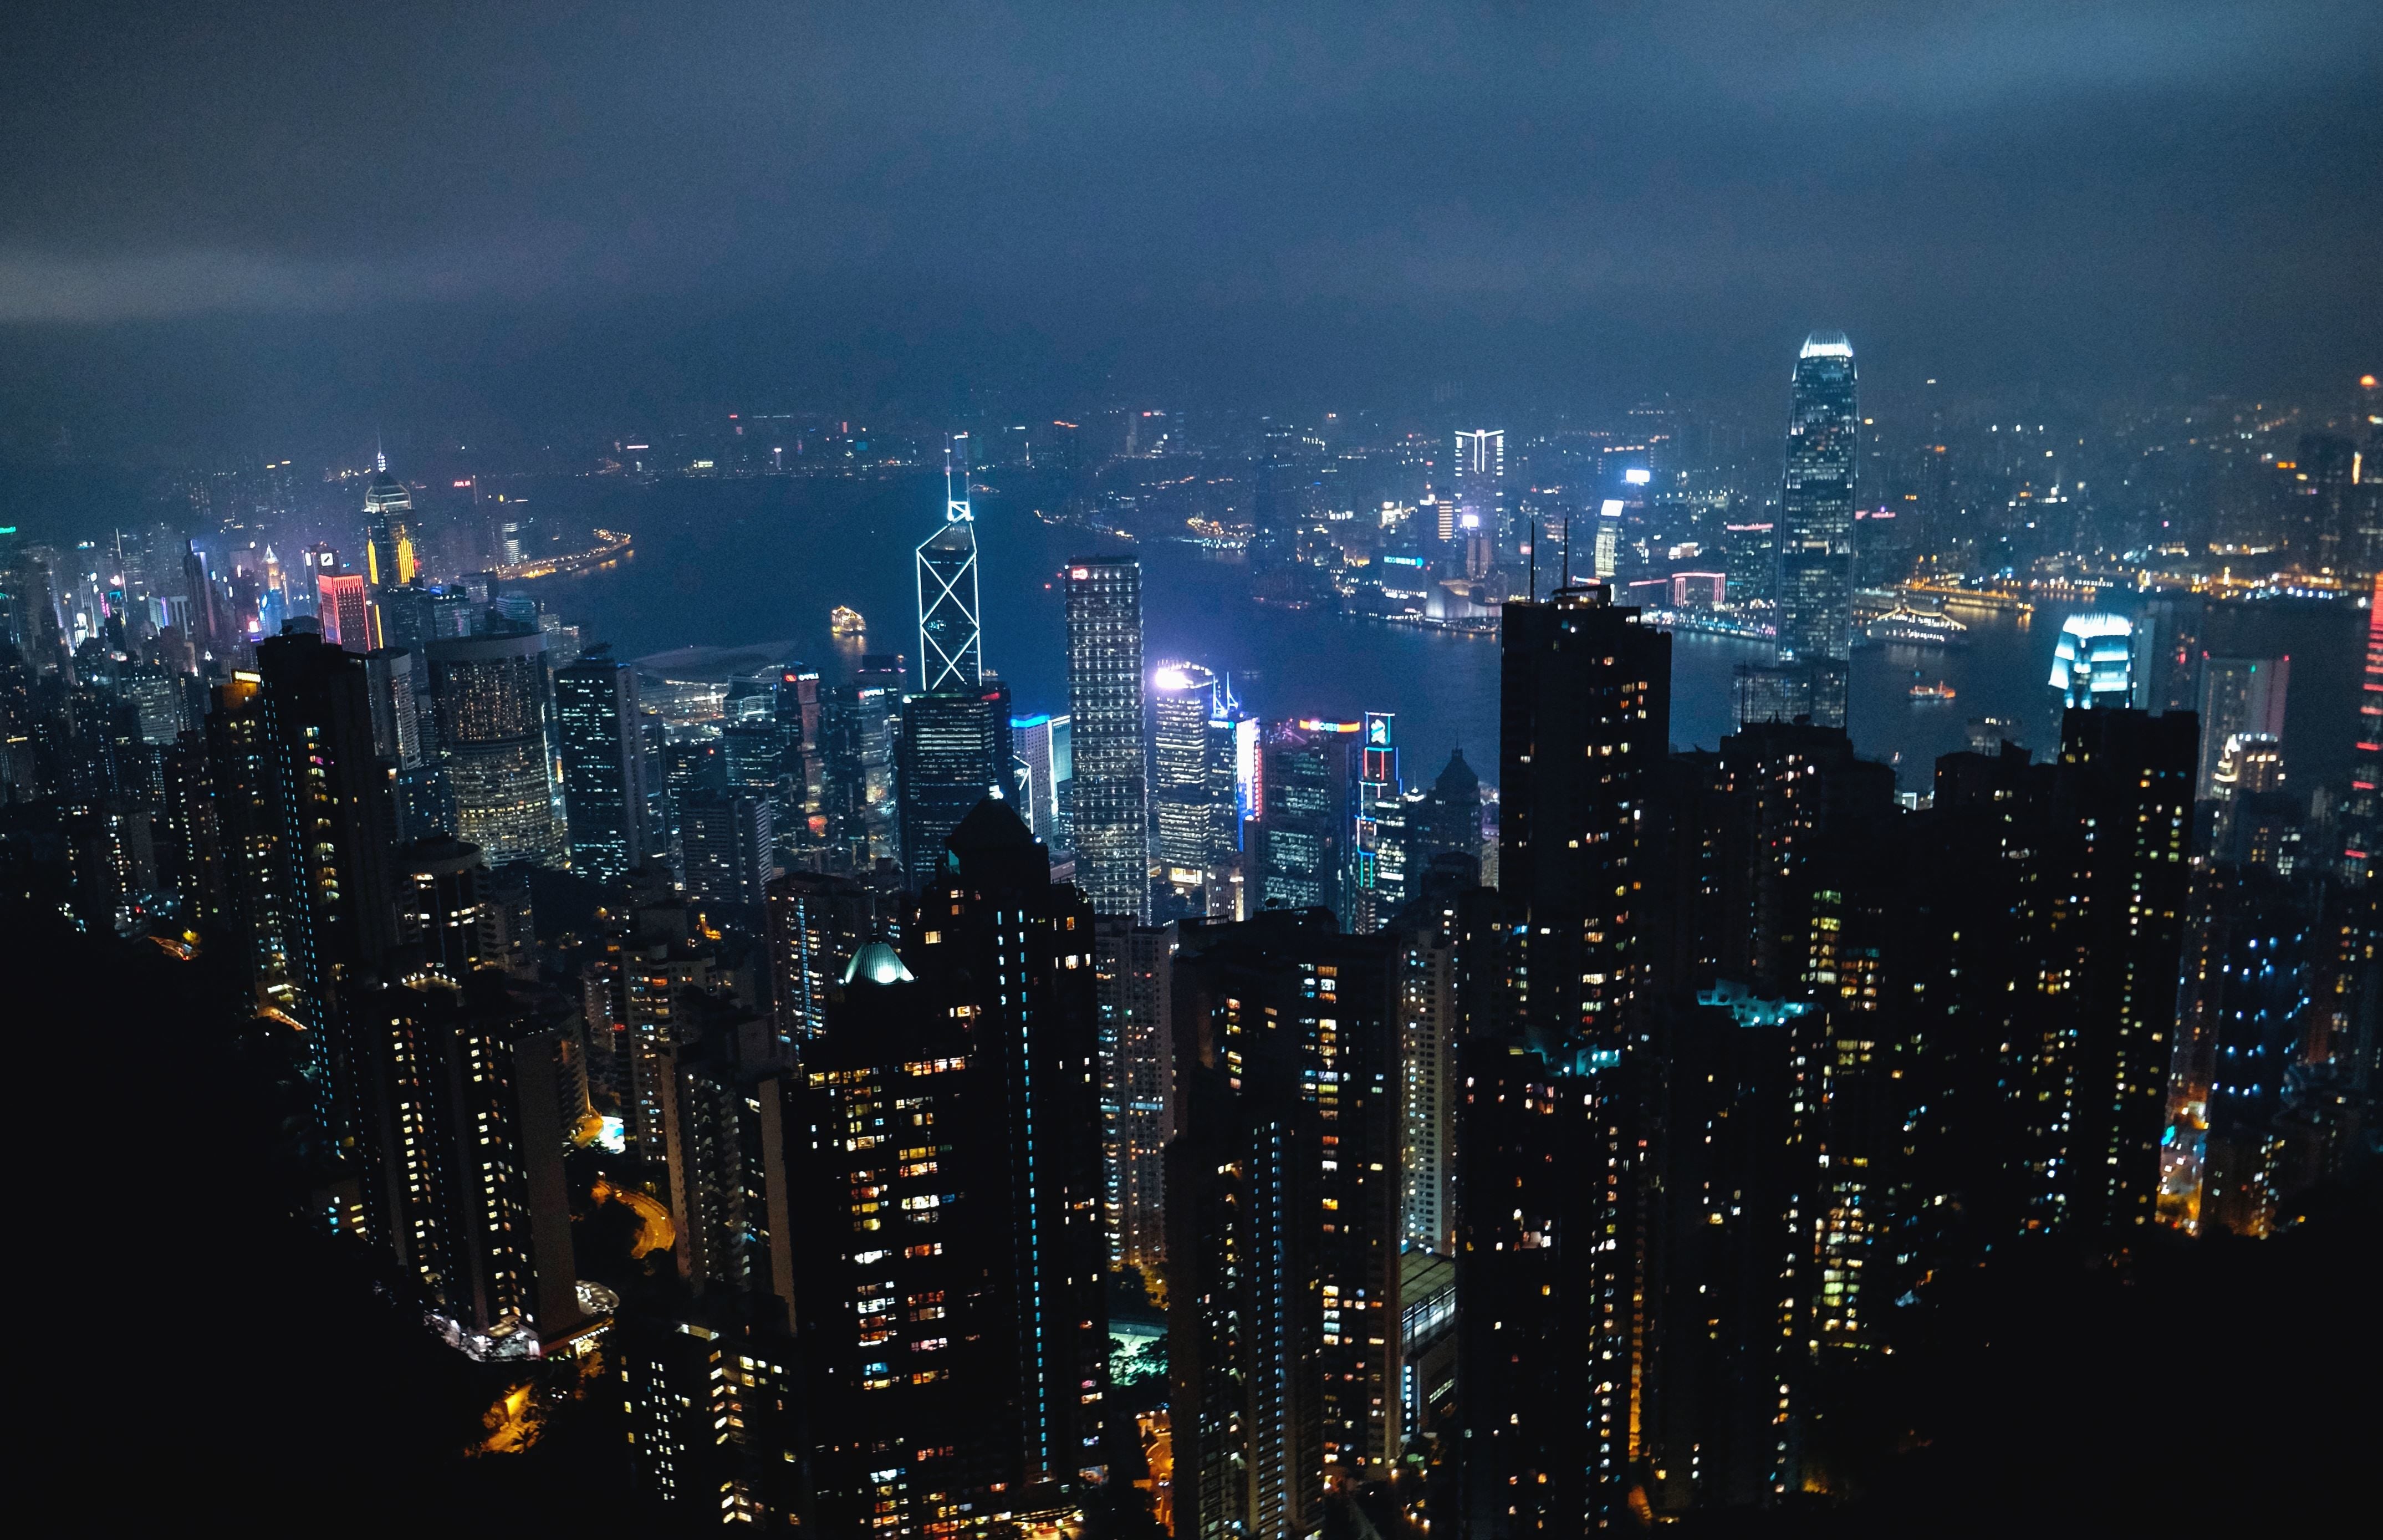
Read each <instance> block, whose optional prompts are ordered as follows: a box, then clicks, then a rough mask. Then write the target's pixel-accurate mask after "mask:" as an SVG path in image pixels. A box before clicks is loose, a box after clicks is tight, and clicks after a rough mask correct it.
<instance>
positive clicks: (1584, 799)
mask: <svg viewBox="0 0 2383 1540" xmlns="http://www.w3.org/2000/svg"><path fill="white" fill-rule="evenodd" d="M1503 632H1504V661H1503V665H1502V673H1501V684H1500V690H1501V694H1500V740H1501V741H1500V752H1499V772H1500V773H1499V789H1500V803H1499V852H1498V884H1499V889H1500V892H1501V893H1504V894H1506V896H1507V899H1508V901H1509V903H1510V905H1511V906H1512V907H1513V923H1514V926H1515V931H1514V939H1515V942H1516V947H1517V955H1516V957H1515V960H1514V970H1513V971H1514V975H1515V977H1516V978H1517V979H1518V980H1520V981H1521V985H1520V990H1519V993H1520V996H1521V998H1520V1000H1519V1002H1518V1005H1519V1010H1520V1012H1521V1016H1522V1019H1523V1022H1524V1023H1525V1026H1526V1027H1527V1028H1528V1029H1529V1032H1530V1034H1531V1037H1532V1040H1533V1041H1535V1042H1541V1043H1556V1042H1568V1041H1574V1040H1575V1039H1578V1040H1581V1041H1588V1042H1594V1043H1603V1044H1610V1043H1611V1042H1614V1041H1619V1039H1620V1038H1621V1036H1622V1035H1623V1033H1624V1030H1625V1029H1624V1017H1625V1016H1627V1015H1628V1013H1629V1011H1630V1009H1631V1006H1632V1002H1633V1001H1634V1000H1635V999H1636V995H1637V993H1638V992H1639V990H1640V989H1641V987H1642V986H1643V984H1644V982H1645V980H1646V977H1647V967H1648V957H1647V947H1646V942H1645V938H1644V936H1643V934H1642V932H1643V931H1644V929H1645V926H1646V919H1647V912H1648V892H1647V889H1648V883H1649V881H1651V880H1652V878H1653V872H1652V871H1651V869H1650V866H1649V862H1648V860H1647V859H1646V858H1645V857H1644V856H1643V855H1642V852H1641V849H1640V844H1641V836H1642V834H1643V833H1644V832H1646V826H1645V818H1646V815H1647V812H1648V805H1649V803H1650V801H1651V799H1652V797H1653V795H1654V791H1655V787H1656V784H1657V782H1659V780H1660V779H1661V774H1662V770H1663V762H1664V759H1665V758H1666V757H1667V756H1668V754H1669V752H1670V747H1671V712H1672V702H1671V682H1672V637H1671V634H1670V633H1668V632H1662V631H1657V630H1654V629H1653V628H1651V627H1648V626H1643V625H1641V624H1639V622H1638V611H1637V610H1636V609H1631V608H1627V607H1622V606H1616V605H1615V604H1614V603H1613V602H1612V598H1611V590H1609V589H1608V588H1606V587H1605V586H1604V585H1596V586H1590V587H1574V588H1566V589H1562V590H1560V591H1559V592H1558V593H1557V594H1556V595H1555V596H1554V597H1553V598H1550V599H1549V600H1548V601H1546V602H1544V603H1540V604H1521V605H1516V604H1510V605H1508V606H1507V607H1506V610H1505V620H1504V625H1503Z"/></svg>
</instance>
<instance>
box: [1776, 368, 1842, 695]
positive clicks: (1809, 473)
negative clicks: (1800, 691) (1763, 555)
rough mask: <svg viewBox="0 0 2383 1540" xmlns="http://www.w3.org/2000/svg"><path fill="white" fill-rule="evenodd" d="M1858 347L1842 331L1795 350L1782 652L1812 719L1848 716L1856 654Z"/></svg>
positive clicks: (1784, 516)
mask: <svg viewBox="0 0 2383 1540" xmlns="http://www.w3.org/2000/svg"><path fill="white" fill-rule="evenodd" d="M1855 380H1856V374H1855V370H1854V350H1853V345H1852V344H1851V343H1849V342H1847V341H1846V338H1845V334H1844V333H1843V332H1814V333H1813V334H1812V335H1811V336H1809V337H1808V338H1806V339H1804V346H1803V349H1802V351H1800V352H1799V353H1797V358H1796V372H1795V376H1794V388H1793V391H1792V395H1791V401H1790V405H1789V409H1788V419H1787V478H1786V486H1785V489H1784V493H1783V495H1782V498H1781V500H1780V506H1779V521H1778V532H1777V536H1778V546H1779V583H1778V590H1777V597H1778V600H1779V638H1778V641H1779V660H1780V661H1781V662H1783V663H1795V664H1797V665H1800V666H1801V667H1803V668H1804V669H1805V670H1806V671H1808V672H1809V674H1810V676H1811V680H1812V721H1813V723H1814V725H1816V726H1820V727H1843V726H1844V725H1845V724H1846V660H1847V659H1849V658H1850V657H1851V656H1852V653H1853V625H1854V611H1853V603H1854V457H1855V452H1856V442H1857V439H1858V428H1859V424H1860V414H1859V413H1858V411H1857V410H1856V406H1855V399H1854V398H1855Z"/></svg>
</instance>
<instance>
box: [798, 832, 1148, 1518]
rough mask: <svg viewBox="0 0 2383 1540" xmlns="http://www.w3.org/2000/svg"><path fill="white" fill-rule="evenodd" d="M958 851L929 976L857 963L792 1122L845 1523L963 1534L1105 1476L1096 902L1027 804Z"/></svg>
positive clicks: (816, 1354) (803, 1264)
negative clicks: (1037, 835) (1029, 823)
mask: <svg viewBox="0 0 2383 1540" xmlns="http://www.w3.org/2000/svg"><path fill="white" fill-rule="evenodd" d="M948 855H949V856H950V860H949V863H948V866H946V865H945V863H942V862H938V863H935V869H938V870H947V871H948V872H949V874H950V880H949V881H947V882H945V883H942V884H940V885H938V886H937V887H936V888H934V889H933V890H932V892H931V893H928V894H926V895H925V900H926V902H925V906H924V909H923V912H922V914H921V916H920V932H919V935H918V938H917V940H916V942H914V943H912V945H911V947H910V952H911V957H912V958H913V959H915V963H916V968H915V974H914V971H913V968H912V967H910V966H908V964H906V962H905V959H903V958H902V957H900V956H898V955H895V952H894V950H893V949H892V948H891V947H888V946H886V945H884V944H883V943H882V942H881V943H875V944H872V945H870V946H869V947H867V948H865V949H864V950H863V951H862V952H861V954H860V955H858V957H856V958H855V959H854V963H853V967H852V968H851V970H850V971H849V972H848V973H847V974H846V979H845V985H844V989H845V998H844V1000H843V1001H842V1002H841V1003H839V1004H834V1005H832V1006H831V1008H830V1012H829V1019H828V1028H827V1031H826V1034H825V1035H824V1037H823V1038H821V1039H820V1040H818V1041H814V1042H812V1043H809V1044H807V1045H806V1046H805V1049H804V1057H803V1063H804V1069H805V1077H804V1078H805V1082H806V1083H805V1084H804V1085H803V1086H802V1088H801V1089H800V1090H799V1092H798V1094H797V1096H796V1099H795V1101H794V1103H793V1104H792V1106H791V1107H790V1111H789V1116H788V1127H789V1131H790V1134H791V1135H792V1136H793V1137H791V1138H790V1139H789V1145H790V1150H789V1156H790V1159H789V1164H790V1167H792V1168H793V1169H792V1170H791V1172H790V1174H791V1175H792V1176H793V1177H794V1187H793V1190H794V1191H795V1193H796V1201H797V1203H799V1204H800V1205H801V1208H800V1212H798V1213H797V1214H796V1215H795V1216H794V1223H795V1225H796V1226H797V1228H798V1229H799V1230H800V1231H801V1233H802V1235H803V1236H804V1244H803V1245H801V1246H800V1247H798V1248H797V1249H796V1268H797V1277H796V1287H795V1300H796V1309H797V1310H798V1311H799V1312H800V1314H801V1328H800V1333H801V1336H802V1337H803V1339H804V1340H805V1341H806V1342H808V1343H809V1349H808V1350H807V1354H806V1357H807V1360H808V1363H807V1371H808V1373H809V1374H810V1375H811V1378H810V1381H809V1392H810V1393H809V1404H810V1407H811V1410H812V1416H813V1422H812V1427H813V1430H814V1431H813V1453H812V1461H813V1472H814V1480H815V1482H816V1484H817V1489H818V1500H819V1504H820V1510H821V1522H822V1527H823V1528H824V1529H825V1530H826V1532H827V1533H831V1534H854V1533H863V1532H866V1533H870V1534H894V1535H922V1536H923V1535H944V1534H954V1533H965V1532H967V1531H968V1530H969V1529H973V1528H975V1527H977V1526H978V1523H979V1522H980V1520H981V1519H982V1520H990V1519H992V1518H994V1517H995V1516H997V1515H1003V1514H1008V1515H1015V1516H1017V1517H1019V1518H1024V1517H1026V1516H1029V1515H1035V1514H1044V1513H1049V1512H1053V1511H1056V1510H1057V1509H1062V1508H1064V1507H1068V1506H1071V1505H1072V1503H1073V1502H1075V1501H1080V1497H1076V1496H1075V1494H1077V1493H1079V1492H1080V1490H1081V1489H1082V1488H1083V1487H1084V1486H1086V1485H1091V1484H1093V1483H1097V1482H1098V1481H1100V1480H1101V1479H1102V1478H1103V1474H1104V1472H1103V1471H1102V1468H1101V1463H1100V1451H1099V1442H1100V1440H1099V1432H1100V1426H1101V1401H1102V1397H1101V1385H1102V1367H1101V1366H1102V1361H1103V1359H1104V1357H1105V1354H1106V1352H1107V1349H1108V1338H1107V1311H1106V1308H1105V1303H1104V1300H1103V1295H1102V1289H1101V1275H1102V1272H1103V1262H1104V1259H1105V1241H1104V1239H1103V1237H1102V1226H1101V1213H1100V1190H1099V1188H1100V1146H1099V1139H1098V1127H1099V1125H1098V1119H1097V1117H1096V1116H1095V1114H1094V1105H1093V1090H1092V1071H1093V1057H1094V1018H1095V1012H1096V1006H1095V1004H1094V998H1093V989H1094V984H1093V967H1092V961H1093V914H1092V911H1091V909H1090V908H1089V907H1088V906H1085V905H1083V904H1082V903H1081V901H1080V900H1079V899H1077V898H1076V897H1075V896H1074V895H1073V894H1072V893H1070V892H1069V891H1068V890H1066V889H1063V888H1055V887H1053V886H1052V884H1051V881H1050V866H1049V858H1048V856H1047V854H1046V853H1045V851H1044V850H1043V847H1042V846H1040V845H1038V844H1035V843H1034V839H1033V836H1032V835H1031V834H1030V833H1029V832H1027V830H1026V827H1025V825H1024V824H1022V823H1021V822H1019V819H1018V817H1017V815H1016V813H1015V812H1013V811H1012V810H1011V809H1010V807H1009V805H1008V804H1006V803H1005V802H995V801H993V800H991V799H989V798H988V799H985V800H983V801H982V802H980V804H979V805H978V807H976V809H975V810H974V811H972V812H971V813H970V814H969V817H968V818H967V819H965V820H964V821H963V823H962V824H961V826H960V827H959V828H957V829H956V830H955V831H953V832H952V834H951V837H950V843H949V846H948ZM863 1187H865V1188H869V1189H873V1190H872V1191H871V1193H870V1197H869V1198H868V1199H866V1200H856V1198H855V1196H854V1194H855V1191H856V1189H859V1188H863ZM856 1201H865V1202H867V1203H868V1204H870V1207H868V1208H866V1209H864V1210H863V1211H862V1212H861V1213H860V1214H855V1213H854V1212H853V1205H854V1203H855V1202H856Z"/></svg>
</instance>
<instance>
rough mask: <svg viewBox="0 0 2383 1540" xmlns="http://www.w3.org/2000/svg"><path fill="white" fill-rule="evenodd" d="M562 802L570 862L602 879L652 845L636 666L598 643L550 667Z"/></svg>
mask: <svg viewBox="0 0 2383 1540" xmlns="http://www.w3.org/2000/svg"><path fill="white" fill-rule="evenodd" d="M554 713H555V723H556V729H557V732H556V736H557V737H558V738H559V739H560V740H561V743H562V806H563V813H564V822H565V824H566V826H567V828H568V830H569V832H570V836H571V864H572V866H573V868H574V869H576V870H578V871H580V872H582V873H584V874H586V876H589V877H592V878H594V879H595V880H596V881H599V882H612V881H619V880H620V879H621V878H622V877H624V876H625V875H627V873H628V871H629V869H631V868H633V867H635V866H637V865H638V864H639V863H641V862H643V861H644V860H645V858H646V856H647V855H648V853H649V848H648V844H647V840H646V784H645V778H646V775H645V772H646V755H645V745H643V744H642V743H641V742H639V740H638V736H637V726H638V721H637V671H636V670H635V669H633V668H630V667H629V666H628V665H627V664H625V663H615V662H613V661H612V657H611V649H610V648H608V647H602V646H600V645H599V646H598V647H594V648H592V649H590V651H589V653H588V655H587V656H586V657H584V658H582V659H580V660H579V661H578V662H576V663H574V664H572V665H570V666H569V667H567V668H563V669H560V670H557V671H556V672H555V675H554Z"/></svg>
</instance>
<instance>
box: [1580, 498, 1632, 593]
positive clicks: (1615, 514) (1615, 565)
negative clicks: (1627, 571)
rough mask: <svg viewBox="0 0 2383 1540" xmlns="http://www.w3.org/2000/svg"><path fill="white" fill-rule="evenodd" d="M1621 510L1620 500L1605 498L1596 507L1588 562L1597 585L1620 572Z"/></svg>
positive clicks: (1621, 502)
mask: <svg viewBox="0 0 2383 1540" xmlns="http://www.w3.org/2000/svg"><path fill="white" fill-rule="evenodd" d="M1623 509H1624V503H1623V501H1622V499H1620V498H1607V499H1604V500H1603V501H1601V502H1599V504H1598V505H1597V537H1596V539H1595V541H1594V542H1593V543H1592V544H1591V546H1590V548H1589V553H1590V554H1589V561H1590V565H1591V567H1592V569H1593V575H1594V576H1595V577H1596V578H1597V580H1598V581H1599V583H1606V582H1610V581H1611V580H1612V578H1613V575H1614V574H1615V573H1618V572H1620V571H1621V570H1622V515H1623Z"/></svg>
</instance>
